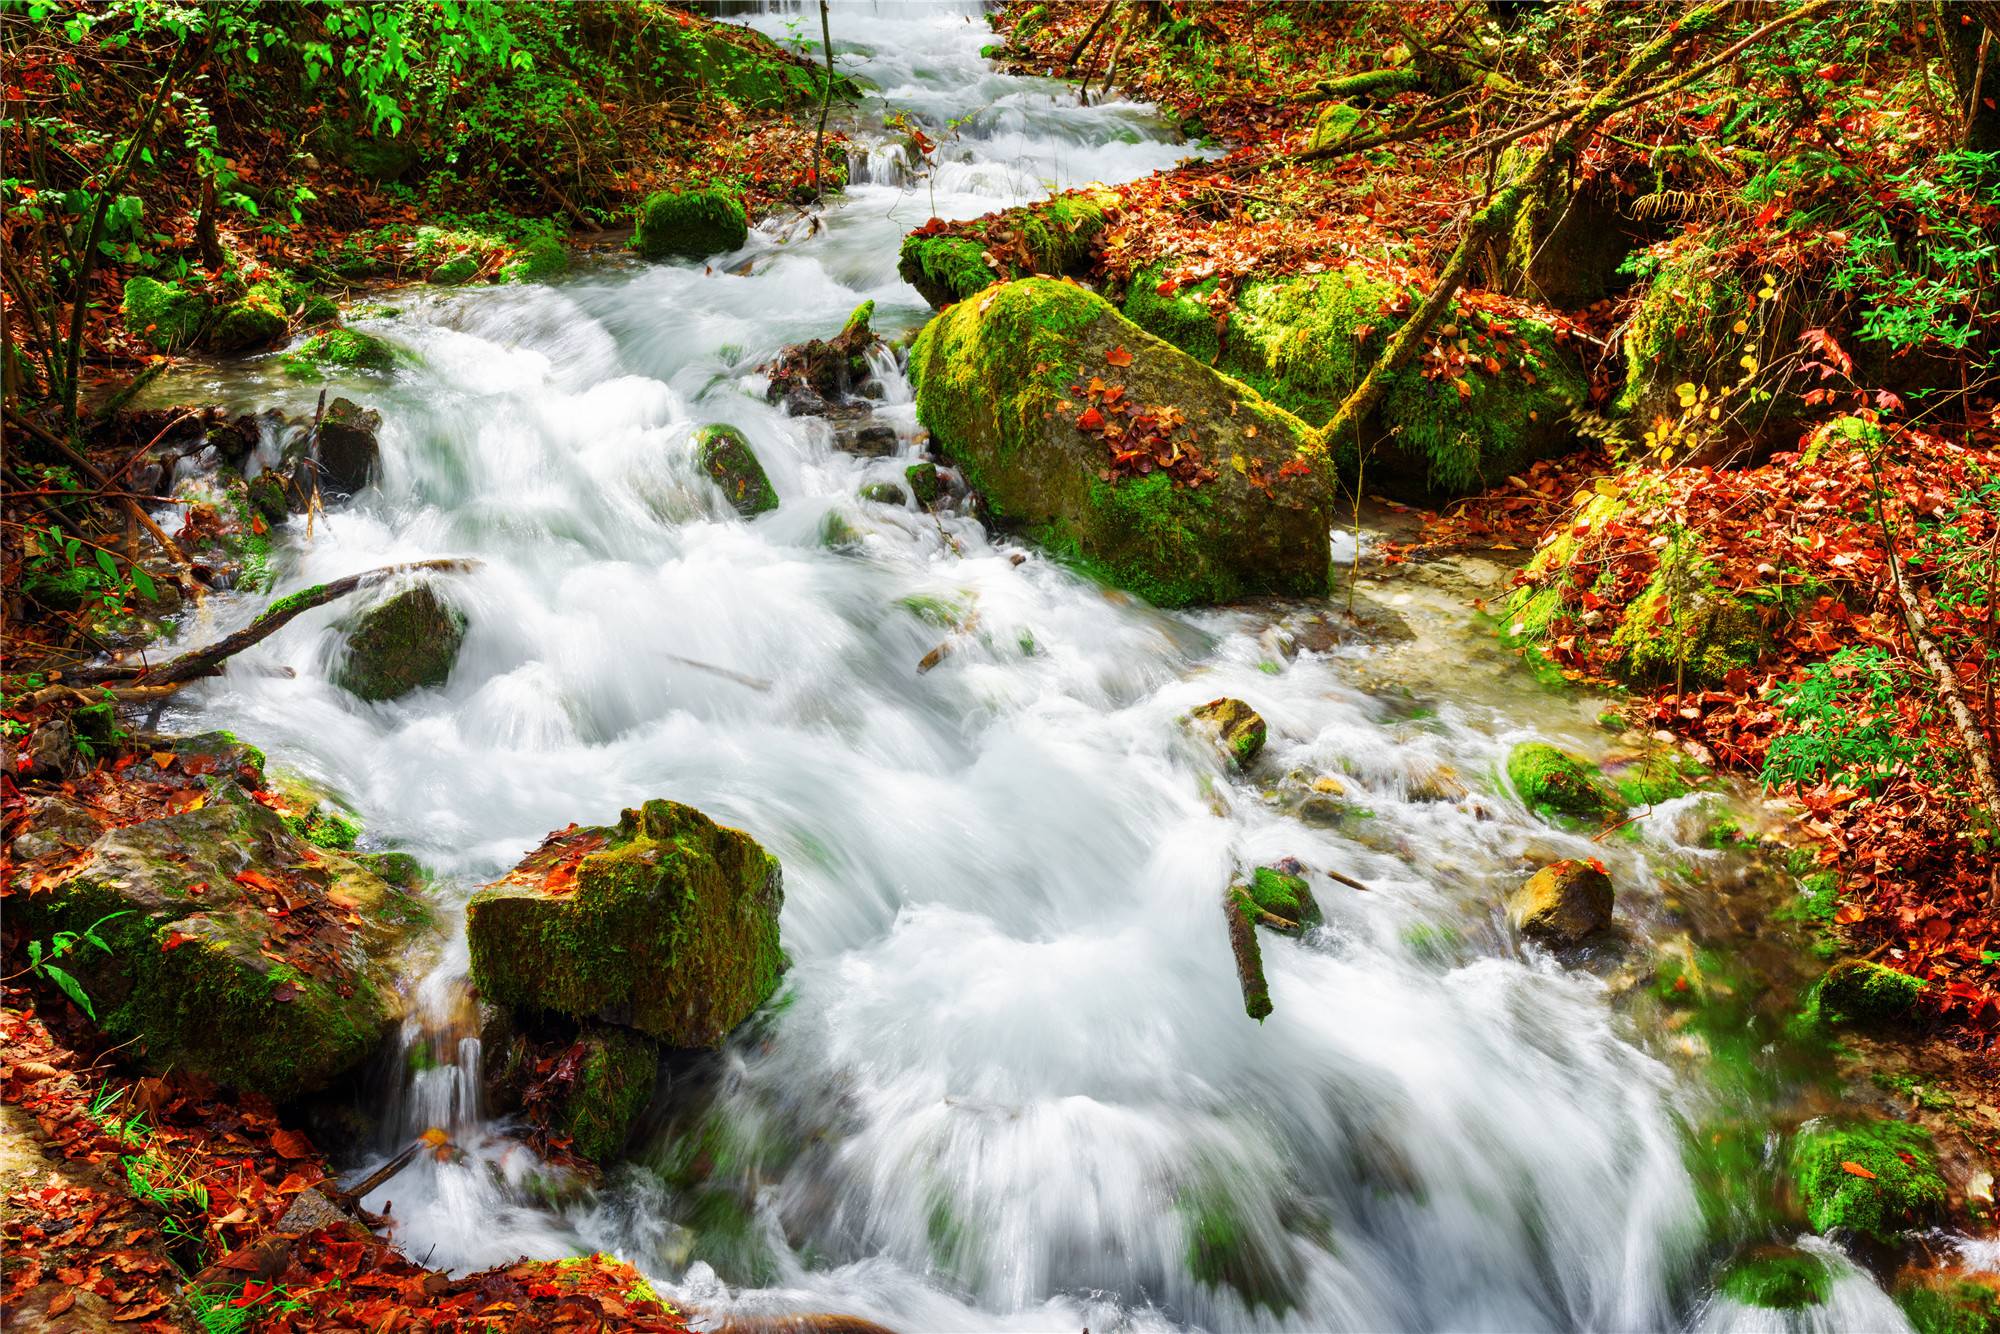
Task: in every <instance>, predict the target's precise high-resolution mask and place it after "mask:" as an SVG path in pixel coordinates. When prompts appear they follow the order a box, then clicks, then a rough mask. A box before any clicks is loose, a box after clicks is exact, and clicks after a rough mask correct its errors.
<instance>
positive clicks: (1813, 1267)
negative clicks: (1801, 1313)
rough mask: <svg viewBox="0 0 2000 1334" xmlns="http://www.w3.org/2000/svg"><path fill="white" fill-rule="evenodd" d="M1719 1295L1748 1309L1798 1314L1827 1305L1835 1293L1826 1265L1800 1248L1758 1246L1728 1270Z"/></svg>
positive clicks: (1719, 1284)
mask: <svg viewBox="0 0 2000 1334" xmlns="http://www.w3.org/2000/svg"><path fill="white" fill-rule="evenodd" d="M1715 1287H1716V1291H1718V1292H1720V1293H1721V1294H1722V1295H1723V1296H1725V1297H1728V1298H1730V1299H1731V1300H1732V1301H1738V1302H1741V1303H1743V1304H1744V1305H1745V1306H1761V1307H1764V1308H1765V1309H1766V1310H1776V1311H1796V1310H1799V1309H1801V1308H1803V1307H1807V1306H1821V1305H1824V1304H1825V1302H1826V1299H1827V1296H1828V1295H1829V1294H1830V1293H1831V1292H1832V1291H1833V1275H1832V1274H1830V1273H1828V1272H1827V1268H1826V1261H1824V1260H1822V1259H1820V1258H1819V1257H1818V1256H1817V1255H1814V1254H1813V1253H1812V1252H1811V1251H1802V1250H1800V1249H1799V1248H1798V1247H1796V1246H1755V1247H1752V1248H1750V1249H1749V1250H1747V1251H1745V1252H1744V1253H1743V1254H1741V1255H1738V1256H1735V1257H1734V1258H1732V1259H1731V1260H1730V1261H1729V1263H1728V1264H1727V1265H1726V1266H1724V1268H1723V1270H1722V1274H1721V1276H1720V1278H1718V1279H1717V1281H1716V1284H1715Z"/></svg>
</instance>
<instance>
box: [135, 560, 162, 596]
mask: <svg viewBox="0 0 2000 1334" xmlns="http://www.w3.org/2000/svg"><path fill="white" fill-rule="evenodd" d="M132 586H133V587H134V588H136V589H138V590H139V596H140V597H142V598H144V599H146V601H148V602H152V601H155V600H156V599H157V597H158V593H157V591H156V590H155V589H154V587H153V576H152V575H150V574H147V573H146V572H145V571H144V570H142V569H140V568H139V567H138V566H136V565H134V566H133V567H132Z"/></svg>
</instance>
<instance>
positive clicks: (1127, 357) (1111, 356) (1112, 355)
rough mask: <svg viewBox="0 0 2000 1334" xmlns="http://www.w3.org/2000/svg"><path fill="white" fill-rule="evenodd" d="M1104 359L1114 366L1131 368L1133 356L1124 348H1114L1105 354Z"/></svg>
mask: <svg viewBox="0 0 2000 1334" xmlns="http://www.w3.org/2000/svg"><path fill="white" fill-rule="evenodd" d="M1104 359H1105V360H1106V361H1108V362H1110V363H1111V364H1112V365H1113V366H1130V365H1131V364H1132V354H1131V353H1130V352H1127V351H1126V350H1125V349H1124V348H1122V347H1114V348H1112V349H1111V350H1110V351H1109V352H1106V353H1105V354H1104Z"/></svg>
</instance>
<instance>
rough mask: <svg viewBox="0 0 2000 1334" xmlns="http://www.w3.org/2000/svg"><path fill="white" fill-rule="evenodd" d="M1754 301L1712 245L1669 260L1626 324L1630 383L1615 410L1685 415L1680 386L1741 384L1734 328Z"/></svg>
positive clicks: (1740, 339)
mask: <svg viewBox="0 0 2000 1334" xmlns="http://www.w3.org/2000/svg"><path fill="white" fill-rule="evenodd" d="M1753 305H1754V303H1753V302H1752V301H1751V299H1750V294H1749V293H1748V292H1746V291H1745V290H1744V289H1743V285H1742V283H1741V282H1740V281H1739V280H1738V279H1737V277H1736V275H1735V274H1734V273H1733V272H1731V271H1729V270H1728V269H1726V268H1721V267H1720V266H1718V265H1717V264H1716V262H1715V256H1714V255H1713V254H1712V253H1710V252H1708V251H1705V250H1702V249H1699V248H1690V249H1688V250H1685V251H1683V252H1682V253H1681V254H1680V255H1678V256H1676V257H1675V258H1673V259H1670V260H1669V261H1667V262H1666V263H1665V264H1662V265H1661V266H1660V267H1659V269H1658V270H1657V271H1655V273H1654V274H1653V279H1652V281H1651V282H1650V283H1648V284H1647V285H1646V288H1645V290H1644V291H1643V292H1641V293H1640V295H1639V304H1638V306H1637V308H1636V309H1634V311H1633V312H1632V318H1631V322H1630V323H1629V324H1628V325H1627V326H1626V329H1625V387H1624V389H1623V390H1622V391H1620V393H1619V395H1618V398H1617V399H1616V400H1615V402H1614V405H1613V412H1614V413H1615V414H1617V415H1619V416H1627V417H1637V418H1639V419H1640V420H1641V421H1642V422H1643V423H1644V424H1646V425H1650V424H1651V422H1652V419H1653V418H1654V417H1655V416H1658V415H1660V414H1662V413H1664V414H1666V415H1669V416H1678V415H1679V413H1678V408H1677V406H1676V405H1677V402H1678V400H1677V396H1676V394H1675V392H1674V386H1676V385H1680V384H1693V385H1696V386H1698V387H1705V388H1707V389H1709V390H1711V391H1714V390H1718V389H1721V388H1723V387H1724V386H1726V385H1728V384H1732V383H1734V382H1735V381H1736V379H1737V378H1738V376H1740V375H1741V374H1742V369H1741V367H1740V366H1738V365H1737V358H1738V357H1739V356H1741V355H1742V351H1743V346H1744V343H1745V338H1744V336H1743V335H1740V334H1737V333H1735V332H1734V329H1733V326H1734V325H1735V324H1736V323H1737V321H1739V320H1743V319H1746V318H1749V317H1750V315H1751V309H1752V306H1753Z"/></svg>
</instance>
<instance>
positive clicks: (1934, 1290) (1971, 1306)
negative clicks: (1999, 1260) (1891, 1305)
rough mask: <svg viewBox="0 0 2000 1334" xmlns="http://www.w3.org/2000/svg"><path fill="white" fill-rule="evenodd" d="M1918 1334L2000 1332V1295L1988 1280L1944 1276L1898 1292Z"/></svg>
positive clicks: (1897, 1299)
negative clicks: (1977, 1280) (1982, 1281)
mask: <svg viewBox="0 0 2000 1334" xmlns="http://www.w3.org/2000/svg"><path fill="white" fill-rule="evenodd" d="M1896 1305H1898V1306H1900V1307H1902V1308H1903V1314H1904V1315H1905V1316H1906V1317H1908V1319H1909V1322H1910V1327H1911V1328H1912V1329H1914V1330H1916V1331H1917V1334H2000V1294H1996V1293H1995V1292H1994V1290H1993V1289H1992V1288H1990V1287H1988V1286H1987V1285H1986V1284H1984V1283H1975V1282H1972V1281H1970V1280H1968V1279H1963V1278H1956V1277H1952V1276H1949V1275H1942V1276H1940V1277H1938V1278H1937V1279H1935V1280H1933V1281H1932V1282H1930V1283H1925V1284H1920V1285H1917V1286H1913V1287H1908V1288H1905V1289H1903V1290H1902V1291H1901V1292H1898V1293H1897V1294H1896Z"/></svg>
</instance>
